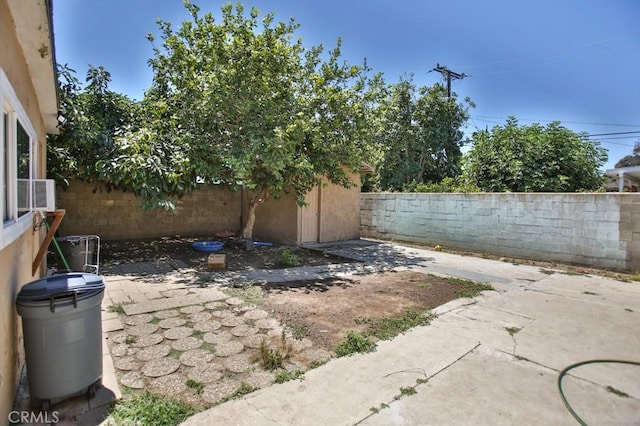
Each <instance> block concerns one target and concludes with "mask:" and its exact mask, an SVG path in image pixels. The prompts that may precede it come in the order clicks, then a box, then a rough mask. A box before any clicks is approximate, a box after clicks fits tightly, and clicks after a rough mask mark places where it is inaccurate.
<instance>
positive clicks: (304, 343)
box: [287, 337, 313, 352]
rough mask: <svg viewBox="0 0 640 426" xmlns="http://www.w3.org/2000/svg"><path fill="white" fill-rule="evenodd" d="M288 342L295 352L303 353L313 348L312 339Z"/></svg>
mask: <svg viewBox="0 0 640 426" xmlns="http://www.w3.org/2000/svg"><path fill="white" fill-rule="evenodd" d="M287 342H288V343H289V344H290V345H291V349H292V350H293V351H294V352H302V351H304V350H305V349H309V348H310V347H312V346H313V342H312V341H311V340H310V339H307V338H306V337H305V338H304V339H302V340H297V339H291V340H289V339H287Z"/></svg>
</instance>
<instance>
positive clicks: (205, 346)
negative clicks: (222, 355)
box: [200, 342, 216, 354]
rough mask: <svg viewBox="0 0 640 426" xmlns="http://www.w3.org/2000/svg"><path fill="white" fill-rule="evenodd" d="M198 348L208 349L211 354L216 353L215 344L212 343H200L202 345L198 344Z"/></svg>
mask: <svg viewBox="0 0 640 426" xmlns="http://www.w3.org/2000/svg"><path fill="white" fill-rule="evenodd" d="M200 349H204V350H205V351H209V352H211V353H212V354H215V353H216V346H215V345H214V344H212V343H207V342H204V343H203V344H202V346H200Z"/></svg>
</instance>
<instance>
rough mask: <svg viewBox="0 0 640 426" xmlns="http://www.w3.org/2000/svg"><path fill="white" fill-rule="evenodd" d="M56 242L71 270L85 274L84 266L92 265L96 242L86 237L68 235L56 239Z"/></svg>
mask: <svg viewBox="0 0 640 426" xmlns="http://www.w3.org/2000/svg"><path fill="white" fill-rule="evenodd" d="M56 240H57V241H58V243H59V244H60V248H61V249H62V253H63V254H64V257H65V259H67V263H68V264H69V267H70V268H71V270H72V271H77V272H86V271H85V265H91V264H92V263H93V258H94V253H95V249H96V241H95V240H94V239H92V238H91V237H90V236H88V235H68V236H66V237H57V238H56ZM90 272H95V271H90Z"/></svg>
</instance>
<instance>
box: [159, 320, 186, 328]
mask: <svg viewBox="0 0 640 426" xmlns="http://www.w3.org/2000/svg"><path fill="white" fill-rule="evenodd" d="M186 322H187V320H185V319H182V318H177V317H174V318H166V319H163V320H162V321H160V322H159V323H158V326H159V327H161V328H173V327H180V326H181V325H184V324H186Z"/></svg>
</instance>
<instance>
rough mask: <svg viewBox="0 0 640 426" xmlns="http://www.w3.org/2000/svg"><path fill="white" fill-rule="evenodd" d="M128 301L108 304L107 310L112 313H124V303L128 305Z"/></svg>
mask: <svg viewBox="0 0 640 426" xmlns="http://www.w3.org/2000/svg"><path fill="white" fill-rule="evenodd" d="M126 304H127V303H125V302H120V303H114V304H112V305H109V306H107V312H109V313H112V312H115V313H116V314H124V305H126Z"/></svg>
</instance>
